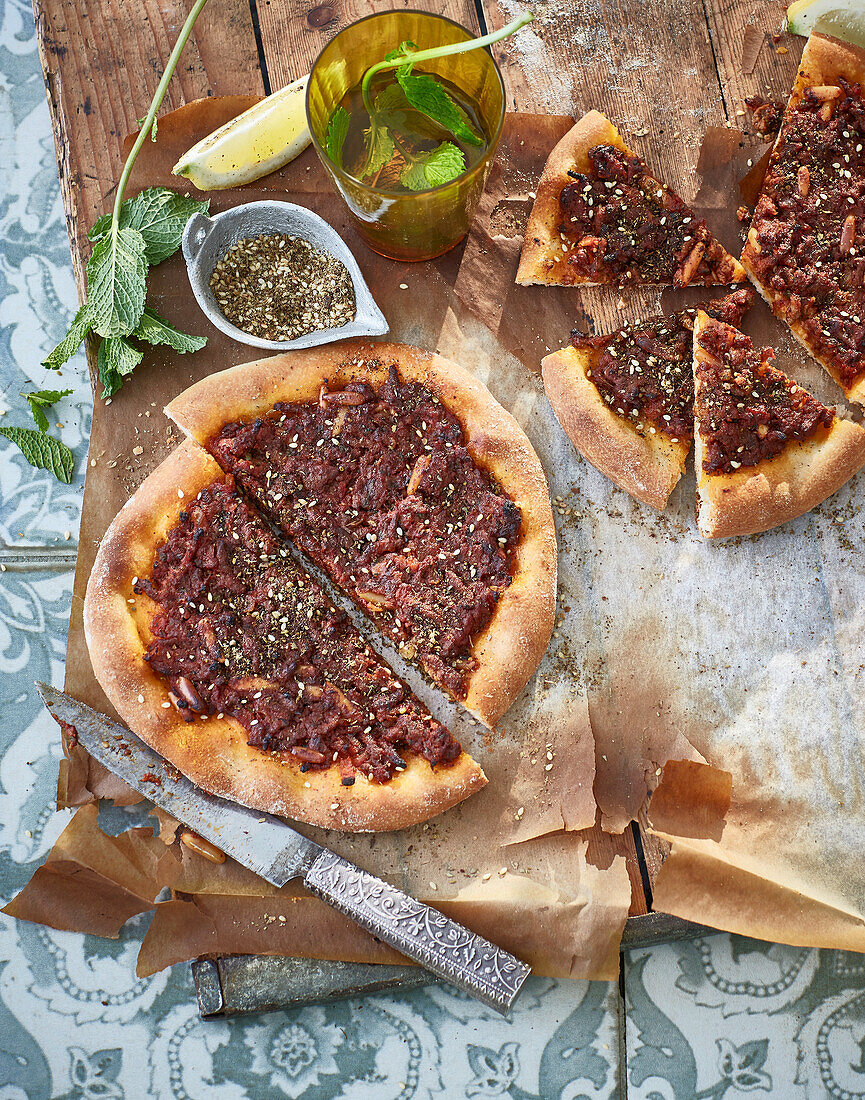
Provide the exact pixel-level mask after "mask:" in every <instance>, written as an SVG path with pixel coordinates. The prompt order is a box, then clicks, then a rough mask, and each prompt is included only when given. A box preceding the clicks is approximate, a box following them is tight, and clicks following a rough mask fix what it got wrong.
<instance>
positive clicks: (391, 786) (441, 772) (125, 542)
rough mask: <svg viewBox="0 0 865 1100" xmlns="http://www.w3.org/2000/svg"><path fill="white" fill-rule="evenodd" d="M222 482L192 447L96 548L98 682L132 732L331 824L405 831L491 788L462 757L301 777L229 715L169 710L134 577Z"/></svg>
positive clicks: (257, 798) (87, 608)
mask: <svg viewBox="0 0 865 1100" xmlns="http://www.w3.org/2000/svg"><path fill="white" fill-rule="evenodd" d="M223 477H224V474H223V471H222V470H221V469H220V467H219V465H218V464H217V462H216V461H215V460H214V459H213V458H211V457H210V456H209V455H208V454H207V453H206V452H205V451H203V450H202V449H201V448H200V447H198V446H196V445H195V444H194V443H192V442H190V441H185V442H184V443H183V444H181V446H180V447H178V448H177V449H176V450H175V451H174V452H173V453H172V454H170V455H169V456H168V458H167V459H165V461H164V462H163V463H162V464H161V465H159V466H158V467H157V468H156V469H155V470H154V471H153V473H152V474H151V475H150V476H149V477H148V478H147V479H146V481H144V482H143V484H142V485H141V487H140V488H139V489H138V490H137V492H136V493H135V494H134V495H133V496H132V497H131V498H130V499H129V500H128V501H127V503H126V504H125V505H124V507H123V508H122V509H121V510H120V512H119V513H118V514H117V517H116V518H115V520H114V522H113V523H112V524H111V526H110V527H109V529H108V531H107V532H106V533H105V537H104V538H103V540H102V543H101V545H100V548H99V553H98V554H97V556H96V561H95V563H94V565H93V571H92V573H91V575H90V580H89V582H88V585H87V594H86V597H85V601H84V630H85V636H86V638H87V645H88V648H89V650H90V658H91V661H92V663H93V671H94V672H95V674H96V678H97V680H98V681H99V683H100V684H101V685H102V687H103V689H104V691H105V693H106V695H107V696H108V698H109V699H110V700H111V702H112V704H113V705H114V706H115V708H116V709H117V712H118V713H119V714H120V716H121V718H122V719H123V720H124V721H125V722H126V723H127V725H128V726H129V728H130V729H131V730H132V731H133V732H134V733H136V734H137V735H138V736H139V737H140V738H141V739H142V740H143V741H145V742H146V743H147V744H148V745H150V746H151V747H152V748H154V749H155V750H156V751H157V752H159V753H160V754H161V755H162V756H164V757H165V759H166V760H168V761H170V762H171V763H172V764H174V765H175V767H177V768H179V769H180V771H181V772H183V774H184V775H186V776H187V777H188V778H189V779H191V780H192V781H193V782H194V783H196V784H198V786H200V787H202V788H203V789H204V790H207V791H210V792H211V793H212V794H216V795H220V796H221V797H223V798H228V799H231V800H232V801H234V802H239V803H241V804H242V805H244V806H250V807H252V808H253V809H256V810H264V811H266V812H268V813H273V814H277V815H278V816H280V817H287V818H293V819H295V820H297V821H305V822H307V823H309V824H311V825H320V826H323V827H325V828H333V829H341V830H345V831H349V832H366V831H384V830H391V829H402V828H406V827H407V826H409V825H414V824H416V823H417V822H420V821H425V820H426V819H427V818H430V817H432V816H434V815H435V814H438V813H441V812H442V811H443V810H446V809H448V808H449V807H451V806H453V805H455V804H456V803H457V802H460V801H462V799H464V798H466V797H467V796H468V795H470V794H472V793H473V792H474V791H476V790H479V789H480V788H481V787H483V786H484V785H485V784H486V777H485V776H484V774H483V771H482V770H481V769H480V767H479V766H478V765H477V764H476V763H475V762H474V761H473V760H472V759H471V757H469V756H468V755H467V754H466V753H465V752H463V753H462V754H461V755H460V756H459V757H458V758H457V760H456V761H455V762H454V763H453V764H451V765H448V766H445V767H439V768H437V769H433V768H431V767H430V765H429V763H428V761H427V760H425V759H424V758H423V757H421V756H418V755H415V754H411V753H409V754H406V762H407V764H408V767H407V768H406V769H405V771H402V772H398V773H396V774H395V775H394V777H393V778H392V779H391V780H390V781H389V782H388V783H371V782H369V780H368V779H367V778H366V777H365V776H363V775H361V774H358V775H357V776H356V778H355V783H354V785H353V786H351V787H343V786H342V784H341V774H340V771H339V769H338V768H332V769H328V770H327V771H316V770H309V771H307V772H306V773H302V772H301V770H300V761H299V760H296V759H295V758H291V759H289V760H285V759H282V758H279V757H275V756H272V755H270V754H269V753H266V752H263V751H262V750H260V749H257V748H254V747H252V746H250V745H248V744H247V740H246V738H247V734H246V730H245V729H244V728H243V726H241V724H240V723H239V722H237V721H235V720H234V719H233V718H229V717H225V718H222V719H220V718H216V717H209V718H207V719H206V720H205V721H201V720H200V719H197V720H196V721H195V722H191V723H187V722H185V721H184V720H183V717H182V716H181V714H180V712H179V711H178V710H177V708H176V707H174V706H173V705H169V706H165V703H166V702H169V700H168V688H167V685H166V683H165V681H164V680H163V679H162V678H161V677H160V676H159V675H158V674H157V673H155V672H154V671H153V670H152V669H151V668H150V665H149V664H148V663H147V662H146V661H145V660H144V653H145V650H146V648H147V645H148V643H149V641H150V639H151V629H150V624H151V623H152V621H153V618H154V617H155V615H156V614H157V613H158V612H159V610H160V609H159V607H158V605H157V604H155V603H154V602H153V601H152V600H151V599H149V597H147V596H145V595H138V596H135V595H134V593H133V591H132V587H133V582H134V578H136V577H145V576H149V575H150V572H151V569H152V564H153V557H154V553H155V551H156V549H157V548H158V546H159V545H160V544H161V543H162V542H163V541H164V540H165V538H166V536H167V535H168V533H169V531H170V530H171V528H172V527H173V526H174V525H175V524H176V523H177V522H178V518H179V513H180V511H181V510H183V509H184V508H186V507H188V506H189V502H190V501H191V500H194V499H195V497H196V496H197V495H198V493H199V492H201V490H202V489H204V488H206V487H207V486H208V485H212V484H213V483H214V482H215V481H220V480H221V479H222V478H223ZM181 493H182V496H181V495H180V494H181Z"/></svg>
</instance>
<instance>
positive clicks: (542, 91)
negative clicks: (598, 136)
mask: <svg viewBox="0 0 865 1100" xmlns="http://www.w3.org/2000/svg"><path fill="white" fill-rule="evenodd" d="M483 6H484V10H485V13H486V21H487V23H488V25H489V27H490V29H494V28H496V27H499V26H502V25H503V24H504V23H506V22H508V21H509V20H510V19H512V18H513V17H514V16H515V15H516V14H518V13H519V11H521V10H523V9H524V8H525V7H528V6H532V7H533V9H534V11H535V20H534V22H533V23H532V24H531V25H530V26H529V27H526V28H525V29H523V30H522V31H520V32H519V33H518V34H517V35H515V36H514V37H513V38H510V39H506V40H505V41H504V42H501V43H499V44H497V45H495V46H494V47H493V53H494V55H495V56H496V59H497V60H498V62H499V64H500V65H501V67H502V70H503V71H504V72H505V73H506V74H507V80H508V84H509V88H510V91H511V99H510V105H511V106H512V108H513V109H515V110H524V111H551V112H556V113H560V114H569V113H573V114H576V115H580V114H583V113H584V112H585V111H588V110H589V109H590V108H592V107H594V108H597V109H598V110H601V111H603V112H604V113H605V114H607V115H609V117H610V118H611V119H612V120H613V122H614V123H615V124H616V125H617V126H618V127H619V128H620V129H621V131H622V134H623V136H624V137H625V139H626V140H628V141H631V142H632V143H633V147H634V148H635V149H636V150H637V151H638V152H641V153H643V154H644V155H646V157H647V159H648V160H649V161H650V163H651V164H652V167H653V168H656V169H657V170H658V171H660V172H661V174H662V178H664V179H665V180H666V181H667V182H668V183H669V184H670V185H671V186H673V187H675V188H677V189H679V190H680V191H681V193H682V195H683V197H684V198H685V199H689V198H690V197H691V196H692V195H693V194H694V191H695V190H696V185H695V182H694V179H693V169H694V165H695V164H696V160H697V150H698V149H699V147H700V142H701V141H702V138H703V132H704V130H705V128H706V126H707V125H709V124H716V125H722V124H723V123H724V108H723V103H722V101H721V98H720V96H719V94H718V92H719V81H718V74H717V72H716V68H715V62H714V57H713V52H712V46H711V43H710V42H709V36H708V33H707V29H706V24H705V19H704V17H703V9H702V4H701V3H700V0H665V2H664V4H663V5H659V4H648V3H645V2H644V0H577V2H575V3H568V4H565V3H561V4H559V3H557V4H550V3H547V4H537V5H527V4H523V3H517V2H515V0H484V5H483Z"/></svg>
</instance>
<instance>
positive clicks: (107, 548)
mask: <svg viewBox="0 0 865 1100" xmlns="http://www.w3.org/2000/svg"><path fill="white" fill-rule="evenodd" d="M84 627H85V632H86V637H87V644H88V647H89V650H90V657H91V661H92V663H93V670H94V672H95V674H96V677H97V679H98V680H99V683H100V684H101V685H102V687H103V689H104V690H105V693H106V695H107V696H108V698H109V699H110V700H111V702H112V703H113V704H114V706H115V708H116V709H117V711H118V713H119V714H120V716H121V718H123V720H124V721H125V722H126V723H127V724H128V726H129V728H130V729H131V730H133V731H134V732H135V733H136V734H137V735H138V736H139V737H140V738H141V739H142V740H143V741H145V742H146V743H147V744H148V745H150V746H151V747H152V748H154V749H156V751H157V752H159V753H160V754H161V755H162V756H164V757H165V759H166V760H168V761H170V762H171V763H172V764H174V765H175V767H177V768H178V769H179V770H180V771H181V772H183V774H184V775H186V776H187V777H188V778H189V779H191V780H192V781H193V782H194V783H196V784H198V786H200V787H202V788H203V789H204V790H207V791H210V792H212V793H213V794H216V795H219V796H221V797H223V798H228V799H231V800H232V801H234V802H239V803H240V804H241V805H244V806H249V807H251V808H253V809H256V810H265V811H267V812H269V813H273V814H277V815H279V816H280V817H288V818H292V819H294V820H297V821H304V822H308V823H309V824H312V825H320V826H324V827H326V828H336V829H342V830H346V831H350V832H357V831H363V832H367V831H380V830H390V829H401V828H405V827H407V826H409V825H413V824H415V823H417V822H420V821H425V820H426V819H428V818H430V817H432V816H433V815H435V814H438V813H441V812H442V811H443V810H446V809H448V808H449V807H450V806H453V805H455V804H456V803H457V802H460V801H461V800H462V799H464V798H466V797H467V796H468V795H470V794H472V793H473V792H474V791H477V790H479V789H480V788H481V787H483V786H484V785H485V783H486V778H485V777H484V774H483V772H482V771H481V769H480V767H479V766H478V765H477V764H476V763H475V762H474V761H473V760H472V759H471V757H469V756H468V755H467V754H466V753H465V752H463V751H462V750H461V749H460V747H459V745H457V744H456V742H455V741H454V740H453V738H452V737H451V736H450V734H449V733H448V732H447V730H446V729H445V728H444V727H443V726H442V725H441V724H440V723H439V722H437V721H436V720H435V719H434V718H433V717H432V715H430V713H429V712H428V711H427V710H426V708H425V707H424V706H423V704H422V703H420V702H419V700H417V699H416V698H415V697H414V696H413V695H412V694H411V693H410V692H409V691H408V689H407V688H405V686H404V685H403V684H401V683H400V681H399V680H397V679H396V677H395V676H394V675H393V673H392V672H391V671H390V669H389V668H388V667H387V665H385V664H384V662H383V661H382V660H381V659H380V658H379V657H377V656H376V654H375V653H374V652H373V651H372V650H371V649H370V648H369V646H368V645H367V643H366V642H365V640H364V639H363V638H362V636H361V635H360V634H359V633H358V631H357V630H356V629H355V627H354V626H353V625H352V623H351V622H350V620H349V619H348V617H347V616H346V615H345V613H344V612H342V611H339V610H338V609H336V608H334V606H333V605H332V604H331V603H330V602H329V601H328V599H327V597H326V596H325V594H324V593H323V591H322V590H321V588H320V587H319V585H318V584H317V582H316V581H315V580H314V579H313V578H312V577H311V576H310V575H309V574H307V573H306V572H305V571H304V570H303V569H302V567H301V566H299V565H298V564H297V562H295V560H294V558H293V557H292V556H291V555H290V553H289V552H288V550H287V549H286V548H285V545H284V543H283V542H282V541H281V540H280V539H279V537H278V536H277V535H276V534H275V533H274V532H273V531H272V530H271V529H270V528H269V526H268V525H267V523H266V522H265V521H264V520H263V519H262V517H261V516H259V515H258V514H257V512H256V510H255V509H254V508H253V507H251V506H250V505H248V504H247V503H246V502H245V501H244V500H243V499H242V498H241V497H240V496H239V495H238V494H237V492H236V490H235V488H234V484H233V481H232V479H231V478H226V476H225V474H224V473H223V471H222V470H221V469H220V467H219V465H218V464H217V463H216V462H215V461H214V459H213V458H211V457H210V456H209V455H208V454H207V453H206V452H205V451H203V450H202V449H201V448H200V447H198V446H197V445H195V444H194V443H192V442H190V441H188V440H187V441H186V442H184V443H183V444H182V445H181V446H180V447H178V448H177V450H175V451H174V452H173V453H172V454H171V455H169V457H168V458H167V459H166V460H165V461H164V462H163V463H162V464H161V465H160V466H158V467H157V468H156V470H154V472H153V473H152V474H151V475H150V476H149V477H148V478H147V479H146V481H144V482H143V484H142V485H141V487H140V488H139V489H138V490H137V492H136V493H135V494H134V495H133V496H132V497H131V499H130V500H129V501H128V502H127V503H126V505H125V506H124V507H123V508H122V509H121V511H120V512H119V513H118V515H117V517H116V518H115V520H114V522H113V523H112V524H111V526H110V527H109V529H108V531H107V532H106V534H105V537H104V538H103V540H102V543H101V546H100V548H99V553H98V555H97V557H96V562H95V564H94V566H93V571H92V573H91V576H90V580H89V583H88V586H87V595H86V599H85V602H84ZM412 746H413V747H412Z"/></svg>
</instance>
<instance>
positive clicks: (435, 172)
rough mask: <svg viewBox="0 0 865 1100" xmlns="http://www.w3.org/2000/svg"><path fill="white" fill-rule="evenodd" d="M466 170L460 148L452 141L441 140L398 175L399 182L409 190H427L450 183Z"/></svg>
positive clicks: (464, 159)
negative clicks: (435, 146)
mask: <svg viewBox="0 0 865 1100" xmlns="http://www.w3.org/2000/svg"><path fill="white" fill-rule="evenodd" d="M465 170H466V158H465V156H464V155H463V151H462V149H460V148H459V147H458V146H456V145H454V144H453V142H450V141H443V142H442V143H441V145H439V146H438V147H437V148H435V149H433V150H432V152H430V153H427V154H426V156H425V157H423V159H421V160H419V161H417V162H416V163H415V164H412V165H410V166H409V167H408V168H407V169H406V170H405V171H404V172H403V174H402V175H401V176H400V183H402V185H403V186H404V187H407V188H408V189H409V191H427V190H429V188H431V187H439V186H441V184H443V183H450V181H451V180H455V179H456V178H457V176H461V175H462V174H463V172H465Z"/></svg>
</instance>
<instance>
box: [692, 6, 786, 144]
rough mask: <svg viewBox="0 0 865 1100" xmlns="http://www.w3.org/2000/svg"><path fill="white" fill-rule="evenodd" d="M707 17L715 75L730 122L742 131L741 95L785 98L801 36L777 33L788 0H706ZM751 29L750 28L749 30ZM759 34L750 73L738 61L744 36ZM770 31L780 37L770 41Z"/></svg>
mask: <svg viewBox="0 0 865 1100" xmlns="http://www.w3.org/2000/svg"><path fill="white" fill-rule="evenodd" d="M705 4H706V20H707V24H708V27H709V31H710V34H711V37H712V45H713V47H714V51H715V59H716V62H717V66H718V78H719V81H720V84H721V90H722V93H723V96H724V101H725V103H726V106H727V110H728V112H729V117H730V120H731V121H732V122H733V123H734V124H735V125H736V126H739V127H740V128H742V129H745V130H747V129H748V128H749V114H748V112H747V111H746V109H745V97H746V96H751V95H762V96H763V97H764V98H765V99H781V100H784V101H785V102H786V100H787V97H788V96H789V94H790V88H791V87H792V85H793V78H794V77H795V75H796V69H797V67H798V64H799V58H800V57H801V55H802V48H803V46H804V45H805V39H804V38H799V37H798V36H796V35H789V34H781V33H780V32H781V26H782V24H783V21H784V14H785V11H786V7H787V5H786V0H768V2H767V0H764V2H763V3H758V4H755V3H754V0H705ZM749 28H750V29H749ZM755 32H756V34H757V35H760V36H762V38H763V41H762V44H761V45H760V48H759V50H758V52H757V59H756V62H755V63H754V68H753V70H752V71H751V72H748V71H746V70H747V68H748V66H747V65H745V66H743V64H742V60H743V59H742V53H743V46H744V42H745V35H746V34H748V36H749V37H752V36H753V35H754V34H755ZM773 33H774V34H775V35H776V37H777V38H778V41H777V42H775V41H773V40H772V35H773Z"/></svg>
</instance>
